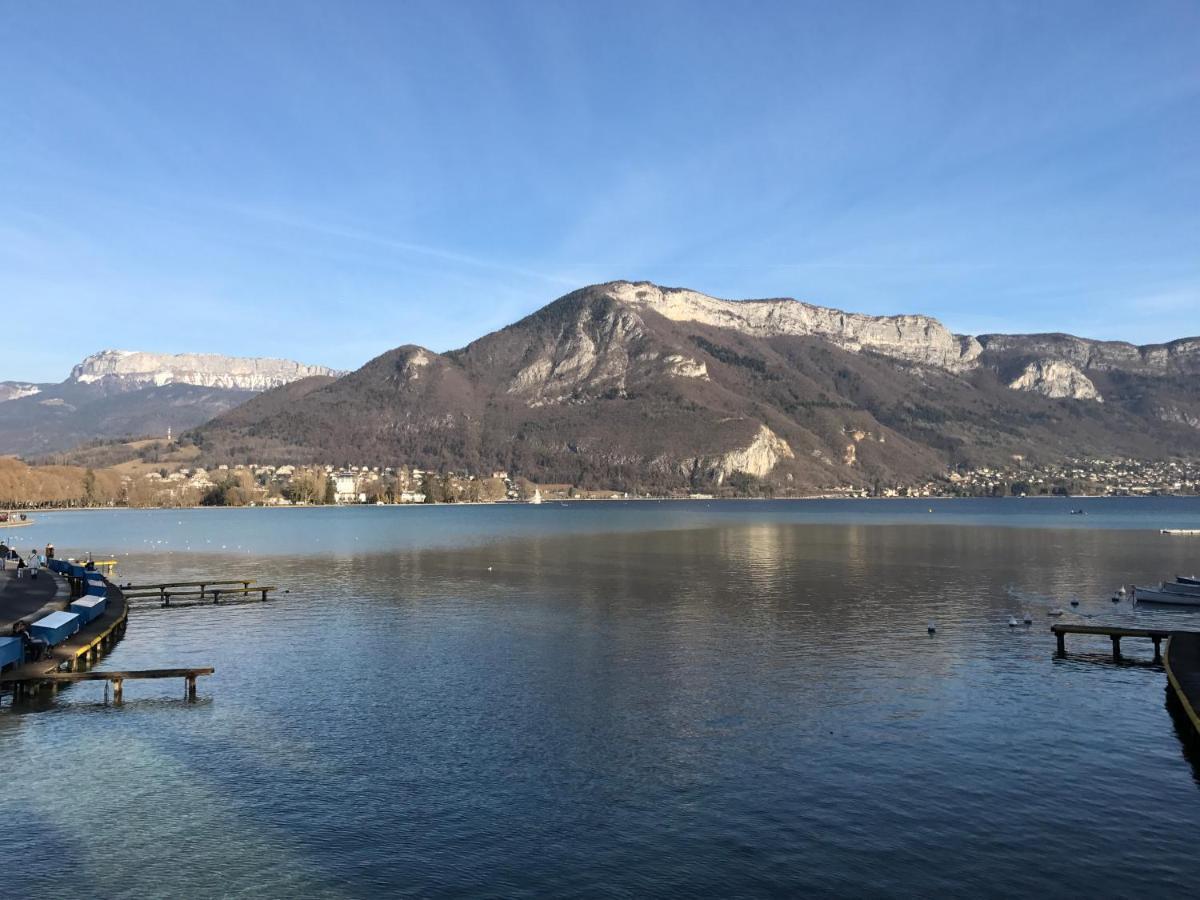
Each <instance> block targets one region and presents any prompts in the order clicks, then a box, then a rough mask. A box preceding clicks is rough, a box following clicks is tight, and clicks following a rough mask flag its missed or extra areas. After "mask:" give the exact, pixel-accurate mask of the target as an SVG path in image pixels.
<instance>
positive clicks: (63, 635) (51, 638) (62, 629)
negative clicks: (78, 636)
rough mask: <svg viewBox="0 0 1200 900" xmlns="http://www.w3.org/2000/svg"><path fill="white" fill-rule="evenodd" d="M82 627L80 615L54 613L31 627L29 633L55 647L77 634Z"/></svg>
mask: <svg viewBox="0 0 1200 900" xmlns="http://www.w3.org/2000/svg"><path fill="white" fill-rule="evenodd" d="M82 625H83V622H82V621H81V620H80V618H79V613H71V612H52V613H50V615H48V616H43V617H42V618H40V619H38V620H37V621H36V622H34V623H33V624H32V625H30V626H29V633H30V634H31V635H33V636H34V637H37V638H41V639H42V640H44V641H45V642H46V643H48V644H49V645H50V646H51V647H55V646H57V645H58V644H61V643H62V642H63V641H65V640H66V639H67V638H69V637H70V636H71V635H73V634H74V633H75V632H77V631H78V630H79V629H80V627H81V626H82Z"/></svg>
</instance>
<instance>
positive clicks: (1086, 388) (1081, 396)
mask: <svg viewBox="0 0 1200 900" xmlns="http://www.w3.org/2000/svg"><path fill="white" fill-rule="evenodd" d="M1008 386H1009V387H1010V388H1012V389H1013V390H1016V391H1033V392H1034V393H1035V394H1041V395H1042V396H1043V397H1052V398H1061V397H1070V398H1071V399H1072V400H1095V401H1096V402H1097V403H1103V402H1104V398H1103V397H1101V396H1100V392H1099V391H1098V390H1096V386H1095V385H1094V384H1092V382H1091V379H1089V378H1088V377H1087V376H1086V375H1084V374H1083V373H1082V372H1080V371H1079V369H1077V368H1076V367H1075V366H1074V365H1072V364H1071V363H1069V362H1062V361H1060V360H1056V359H1050V360H1041V359H1039V360H1035V361H1034V362H1031V363H1030V364H1029V365H1027V366H1026V367H1025V369H1024V370H1023V371H1022V372H1021V374H1020V375H1018V376H1017V377H1016V378H1015V379H1013V381H1012V382H1010V383H1009V385H1008Z"/></svg>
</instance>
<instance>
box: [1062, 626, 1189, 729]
mask: <svg viewBox="0 0 1200 900" xmlns="http://www.w3.org/2000/svg"><path fill="white" fill-rule="evenodd" d="M1050 630H1051V631H1052V632H1053V633H1054V636H1055V637H1056V638H1057V639H1058V652H1057V656H1058V657H1059V658H1063V657H1065V656H1066V655H1067V643H1066V641H1067V635H1068V634H1081V635H1102V636H1104V637H1107V638H1108V639H1109V640H1110V641H1112V656H1113V661H1114V662H1120V661H1121V639H1122V638H1149V639H1150V640H1151V641H1153V642H1154V663H1155V664H1159V665H1162V667H1163V668H1164V669H1165V670H1166V673H1167V682H1168V684H1169V686H1170V688H1171V691H1172V692H1173V694H1174V696H1175V698H1176V699H1177V700H1178V701H1179V704H1180V706H1181V707H1182V708H1183V711H1184V713H1185V714H1186V715H1187V717H1188V719H1189V720H1190V721H1191V723H1192V726H1193V728H1194V729H1195V732H1196V736H1197V737H1198V738H1200V631H1178V630H1174V629H1168V628H1127V627H1125V626H1121V625H1075V624H1069V623H1063V624H1055V625H1051V626H1050Z"/></svg>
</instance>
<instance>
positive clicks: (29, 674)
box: [0, 569, 129, 685]
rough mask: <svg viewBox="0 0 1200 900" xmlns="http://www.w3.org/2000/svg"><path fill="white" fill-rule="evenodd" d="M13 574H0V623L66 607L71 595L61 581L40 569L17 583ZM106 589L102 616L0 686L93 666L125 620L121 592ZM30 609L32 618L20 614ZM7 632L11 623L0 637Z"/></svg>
mask: <svg viewBox="0 0 1200 900" xmlns="http://www.w3.org/2000/svg"><path fill="white" fill-rule="evenodd" d="M15 574H16V573H15V572H13V571H11V570H10V571H8V572H5V573H3V575H4V581H2V582H0V585H3V589H4V590H3V593H2V594H0V623H3V622H4V621H5V620H6V619H9V617H10V616H11V617H12V618H11V621H16V620H17V619H22V618H23V619H25V620H26V621H32V620H33V619H35V618H37V617H38V615H39V612H40V613H42V614H44V613H48V612H53V611H54V610H61V609H65V608H66V607H67V605H68V604H69V602H70V600H71V591H70V587H69V586H68V584H67V580H66V579H65V578H62V577H61V576H58V575H55V574H54V573H53V572H50V571H49V570H47V569H42V570H41V573H40V574H39V576H38V577H37V578H36V579H31V578H29V576H28V575H26V576H23V577H22V578H19V579H18V578H16V577H14V576H15ZM106 588H107V591H106V595H107V604H106V606H105V610H104V613H103V614H102V615H100V616H99V617H97V618H95V619H93V620H92V621H91V622H89V623H88V624H86V625H85V626H83V628H81V629H80V630H79V631H77V632H76V633H75V634H74V635H72V636H71V637H70V638H68V639H67V640H66V641H64V642H63V643H61V644H58V645H57V646H55V647H53V648H52V649H51V650H50V652H49V654H48V655H47V656H46V657H45V658H44V659H40V660H38V661H37V662H27V663H25V664H23V665H21V666H18V667H17V668H15V669H12V670H10V671H8V672H5V673H3V674H2V675H0V685H8V684H12V683H14V682H17V683H19V682H31V681H36V680H37V679H38V678H39V677H40V676H43V675H48V674H50V673H53V672H58V671H66V672H74V671H77V670H78V669H79V667H81V666H85V665H88V664H90V663H93V662H96V661H97V660H98V659H99V658H100V653H101V651H103V650H105V649H107V648H108V647H109V646H111V645H112V644H113V643H114V642H115V641H116V640H117V639H118V638H120V637H121V635H122V634H124V632H125V624H126V621H127V619H128V616H129V607H128V605H127V604H126V602H125V595H124V593H122V592H121V589H120V588H118V587H116V586H115V585H113V584H111V583H109V584H107V585H106ZM47 598H48V599H47ZM39 600H41V601H42V605H41V606H38V605H37V604H38V601H39ZM30 608H32V609H33V613H32V614H21V611H22V610H28V609H30ZM14 614H15V615H14ZM10 630H11V622H10V624H9V625H8V627H7V628H6V629H5V631H3V632H0V633H2V634H8V633H9V631H10Z"/></svg>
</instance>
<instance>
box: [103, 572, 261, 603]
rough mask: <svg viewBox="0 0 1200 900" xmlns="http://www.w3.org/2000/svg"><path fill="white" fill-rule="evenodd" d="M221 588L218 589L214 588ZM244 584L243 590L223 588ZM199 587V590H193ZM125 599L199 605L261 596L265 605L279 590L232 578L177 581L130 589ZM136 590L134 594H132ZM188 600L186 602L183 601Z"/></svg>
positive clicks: (251, 580)
mask: <svg viewBox="0 0 1200 900" xmlns="http://www.w3.org/2000/svg"><path fill="white" fill-rule="evenodd" d="M214 585H217V587H214ZM222 585H241V587H222ZM193 588H199V590H193ZM125 590H126V593H125V597H126V598H127V599H131V600H157V601H158V602H159V605H160V606H199V605H201V604H203V603H207V602H208V600H209V599H210V598H211V600H212V602H213V603H220V602H221V598H222V597H228V596H234V597H241V598H243V599H245V600H249V599H250V595H252V594H258V595H259V597H260V599H261V600H262V601H263V602H264V603H265V602H266V600H267V594H269V593H271V592H272V591H276V590H278V588H277V587H275V585H273V584H255V583H254V579H253V578H250V579H231V580H228V581H176V582H171V583H167V584H155V585H139V586H137V587H130V588H126V589H125ZM130 591H133V592H134V593H132V594H131V593H130ZM180 598H182V599H183V600H184V602H183V603H180V602H179V599H180Z"/></svg>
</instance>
